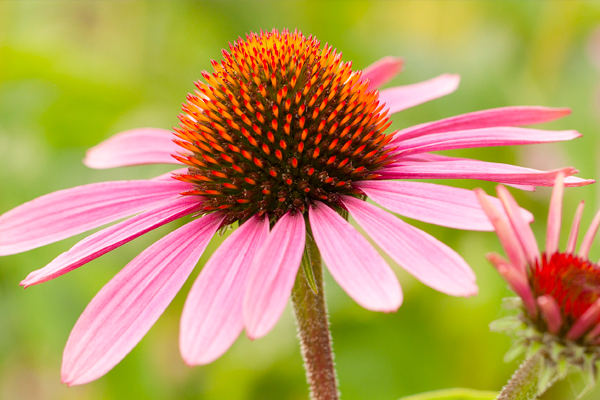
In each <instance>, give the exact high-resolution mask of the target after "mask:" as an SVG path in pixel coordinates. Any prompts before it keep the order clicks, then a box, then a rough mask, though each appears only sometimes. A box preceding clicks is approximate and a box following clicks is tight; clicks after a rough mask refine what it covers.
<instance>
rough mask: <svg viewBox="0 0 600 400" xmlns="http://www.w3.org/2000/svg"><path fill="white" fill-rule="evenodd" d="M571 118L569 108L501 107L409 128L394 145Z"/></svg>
mask: <svg viewBox="0 0 600 400" xmlns="http://www.w3.org/2000/svg"><path fill="white" fill-rule="evenodd" d="M569 114H571V109H569V108H547V107H538V106H518V107H501V108H492V109H490V110H482V111H475V112H472V113H468V114H462V115H457V116H454V117H450V118H444V119H441V120H438V121H433V122H426V123H424V124H420V125H415V126H411V127H409V128H406V129H403V130H401V131H399V132H398V133H396V135H395V136H394V139H393V142H400V141H403V140H407V139H412V138H415V137H419V136H424V135H429V134H432V133H442V132H452V131H461V130H468V129H481V128H490V127H494V126H525V125H533V124H541V123H543V122H550V121H554V120H555V119H559V118H562V117H565V116H567V115H569Z"/></svg>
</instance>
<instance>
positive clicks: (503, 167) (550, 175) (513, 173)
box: [378, 154, 595, 187]
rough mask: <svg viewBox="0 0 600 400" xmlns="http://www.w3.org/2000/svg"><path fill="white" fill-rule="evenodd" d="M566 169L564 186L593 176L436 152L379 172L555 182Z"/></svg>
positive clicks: (393, 175)
mask: <svg viewBox="0 0 600 400" xmlns="http://www.w3.org/2000/svg"><path fill="white" fill-rule="evenodd" d="M561 172H562V173H564V174H565V176H567V178H565V186H569V187H570V186H584V185H589V184H591V183H594V182H595V180H593V179H581V178H578V177H574V176H570V175H573V174H575V173H577V170H576V169H575V168H573V167H566V168H562V169H557V170H552V171H539V170H536V169H531V168H524V167H519V166H516V165H509V164H501V163H493V162H486V161H479V160H470V159H466V158H455V157H447V156H441V155H437V154H415V155H412V156H410V157H407V158H406V159H405V158H402V159H400V160H398V162H396V163H395V164H393V165H390V166H389V167H387V168H384V169H383V170H381V171H378V173H379V174H380V175H381V179H478V180H482V181H491V182H499V183H504V184H513V185H532V186H554V180H555V179H556V176H557V175H558V174H559V173H561Z"/></svg>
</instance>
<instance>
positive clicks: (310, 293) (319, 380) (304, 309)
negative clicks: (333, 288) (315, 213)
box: [292, 233, 339, 400]
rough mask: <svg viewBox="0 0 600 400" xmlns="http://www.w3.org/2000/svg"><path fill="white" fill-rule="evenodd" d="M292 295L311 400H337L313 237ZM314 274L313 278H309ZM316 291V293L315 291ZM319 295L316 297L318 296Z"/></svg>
mask: <svg viewBox="0 0 600 400" xmlns="http://www.w3.org/2000/svg"><path fill="white" fill-rule="evenodd" d="M304 251H305V254H304V257H303V260H302V264H303V265H302V266H303V268H300V270H299V271H298V276H297V277H296V283H295V285H294V290H293V292H292V303H293V305H294V314H295V315H296V323H297V325H298V337H299V338H300V344H301V348H302V358H303V359H304V368H305V369H306V380H307V381H308V384H309V386H310V398H311V399H312V400H338V399H339V393H338V390H337V379H336V375H335V368H334V364H333V350H332V347H331V335H330V334H329V322H328V320H327V306H326V305H325V293H324V290H323V266H322V265H321V255H320V254H319V250H318V249H317V246H316V244H315V242H314V240H313V239H312V237H311V236H310V233H308V234H307V235H306V248H305V250H304ZM311 272H312V277H310V276H308V277H309V278H310V279H307V273H308V275H310V274H311ZM315 289H316V290H315ZM315 292H316V293H315Z"/></svg>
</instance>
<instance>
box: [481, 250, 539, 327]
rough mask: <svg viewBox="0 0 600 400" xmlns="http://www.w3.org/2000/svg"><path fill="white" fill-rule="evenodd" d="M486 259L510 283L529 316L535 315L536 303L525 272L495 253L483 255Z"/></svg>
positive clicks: (536, 311)
mask: <svg viewBox="0 0 600 400" xmlns="http://www.w3.org/2000/svg"><path fill="white" fill-rule="evenodd" d="M485 257H486V258H487V260H488V261H489V262H490V263H491V264H492V265H493V266H494V268H496V270H497V271H498V273H499V274H500V276H502V278H504V280H505V281H506V282H507V283H508V284H509V285H510V287H511V288H512V290H513V291H514V292H515V293H516V294H517V295H519V297H520V298H521V299H522V300H523V305H524V306H525V308H526V309H527V312H528V313H529V315H530V316H533V317H534V318H535V316H537V313H538V310H537V303H536V301H535V299H534V297H533V292H532V291H531V287H530V286H529V281H528V280H527V274H526V273H525V272H524V271H522V270H521V269H520V268H519V267H517V266H514V265H511V264H510V263H509V262H508V261H506V260H505V259H504V258H503V257H502V256H500V255H499V254H497V253H488V254H486V255H485Z"/></svg>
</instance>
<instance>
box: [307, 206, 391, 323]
mask: <svg viewBox="0 0 600 400" xmlns="http://www.w3.org/2000/svg"><path fill="white" fill-rule="evenodd" d="M308 217H309V220H310V227H311V229H312V233H313V236H314V238H315V242H316V243H317V247H318V248H319V250H320V252H321V256H322V257H323V261H324V262H325V265H327V268H328V269H329V272H331V275H333V278H334V279H335V280H336V282H337V283H338V284H339V285H340V286H341V287H342V289H344V290H345V291H346V293H348V295H349V296H350V297H351V298H352V299H354V301H356V302H357V303H358V304H360V305H361V306H362V307H364V308H366V309H369V310H371V311H383V312H392V311H396V310H397V309H398V308H399V307H400V305H401V304H402V291H401V289H400V284H399V283H398V278H396V275H395V274H394V272H393V271H392V269H391V268H390V266H389V265H387V263H386V262H385V260H384V259H383V257H381V255H380V254H379V253H378V252H377V250H375V249H374V248H373V246H371V244H370V243H369V242H368V241H367V240H366V239H365V238H364V237H363V236H362V235H361V234H360V233H358V231H357V230H356V229H354V227H352V225H350V224H349V223H348V222H347V221H346V220H345V219H344V218H342V217H341V216H340V215H339V214H337V213H336V212H335V211H333V210H332V209H331V208H329V207H328V206H326V205H324V204H323V203H320V202H316V203H315V205H314V206H313V207H311V208H310V209H309V212H308Z"/></svg>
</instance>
